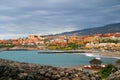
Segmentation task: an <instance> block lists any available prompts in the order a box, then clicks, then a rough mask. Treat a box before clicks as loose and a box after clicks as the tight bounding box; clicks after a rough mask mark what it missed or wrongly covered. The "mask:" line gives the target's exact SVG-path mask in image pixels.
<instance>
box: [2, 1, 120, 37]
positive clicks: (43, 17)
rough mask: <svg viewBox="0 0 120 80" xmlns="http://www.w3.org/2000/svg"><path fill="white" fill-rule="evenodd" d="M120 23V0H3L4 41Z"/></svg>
mask: <svg viewBox="0 0 120 80" xmlns="http://www.w3.org/2000/svg"><path fill="white" fill-rule="evenodd" d="M118 22H120V0H0V39H4V38H6V39H8V38H16V37H21V36H27V35H29V34H40V35H44V34H45V35H46V34H55V33H61V32H66V31H73V30H78V29H79V30H80V29H85V28H91V27H99V26H103V25H106V24H110V23H118Z"/></svg>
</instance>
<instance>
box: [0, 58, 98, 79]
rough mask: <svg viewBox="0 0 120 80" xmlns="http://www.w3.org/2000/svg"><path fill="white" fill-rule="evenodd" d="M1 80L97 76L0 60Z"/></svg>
mask: <svg viewBox="0 0 120 80" xmlns="http://www.w3.org/2000/svg"><path fill="white" fill-rule="evenodd" d="M0 76H1V77H0V79H1V80H13V79H15V80H88V79H90V80H92V78H94V79H95V80H96V79H98V77H99V79H100V76H99V75H98V74H93V73H88V72H85V71H82V70H80V69H77V68H63V67H52V66H46V65H39V64H31V63H21V62H16V61H10V60H5V59H0Z"/></svg>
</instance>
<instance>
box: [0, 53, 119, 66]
mask: <svg viewBox="0 0 120 80" xmlns="http://www.w3.org/2000/svg"><path fill="white" fill-rule="evenodd" d="M38 52H39V51H2V52H0V58H3V59H8V60H13V61H19V62H28V63H35V64H43V65H50V66H80V65H86V64H89V61H90V60H91V59H94V58H95V57H92V56H86V55H83V54H84V53H83V54H81V53H80V54H68V53H64V54H62V53H58V54H56V53H53V54H46V53H43V54H39V53H38ZM87 54H89V53H87ZM116 60H117V59H116V58H105V57H101V61H102V62H103V63H104V64H108V63H113V64H114V63H115V61H116Z"/></svg>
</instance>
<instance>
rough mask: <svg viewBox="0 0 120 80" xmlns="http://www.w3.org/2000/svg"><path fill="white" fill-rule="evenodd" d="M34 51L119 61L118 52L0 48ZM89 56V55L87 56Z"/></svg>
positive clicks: (4, 49)
mask: <svg viewBox="0 0 120 80" xmlns="http://www.w3.org/2000/svg"><path fill="white" fill-rule="evenodd" d="M21 50H25V51H34V50H38V51H40V52H47V53H69V54H74V53H75V54H79V53H80V54H84V55H86V56H87V54H88V56H96V57H110V58H118V59H120V51H109V50H96V49H91V50H87V49H81V50H48V49H44V50H43V49H38V48H19V47H13V48H9V49H8V48H1V49H0V51H21ZM89 54H91V55H89Z"/></svg>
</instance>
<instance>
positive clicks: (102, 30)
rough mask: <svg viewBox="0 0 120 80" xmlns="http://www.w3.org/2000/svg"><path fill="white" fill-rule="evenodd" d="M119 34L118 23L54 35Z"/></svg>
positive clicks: (119, 27)
mask: <svg viewBox="0 0 120 80" xmlns="http://www.w3.org/2000/svg"><path fill="white" fill-rule="evenodd" d="M115 32H120V23H113V24H107V25H105V26H101V27H95V28H87V29H82V30H76V31H70V32H64V33H60V34H56V35H93V34H106V33H115Z"/></svg>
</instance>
